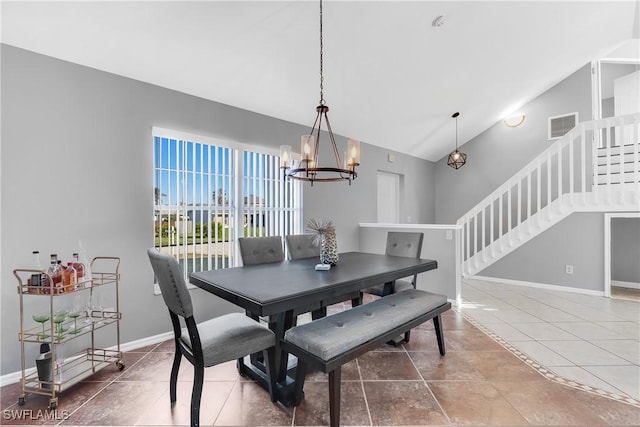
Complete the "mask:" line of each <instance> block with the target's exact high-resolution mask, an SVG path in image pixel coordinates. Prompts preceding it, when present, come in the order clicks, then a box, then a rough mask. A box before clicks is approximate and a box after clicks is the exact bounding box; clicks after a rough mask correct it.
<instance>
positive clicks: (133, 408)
mask: <svg viewBox="0 0 640 427" xmlns="http://www.w3.org/2000/svg"><path fill="white" fill-rule="evenodd" d="M168 389H169V383H168V382H151V381H142V382H114V383H111V384H110V385H109V386H107V388H105V389H104V390H103V391H101V392H100V393H99V394H98V395H97V396H95V397H94V398H93V399H91V400H90V401H88V402H87V403H86V404H85V405H83V406H82V407H81V408H80V409H78V410H77V411H76V412H74V413H72V414H71V417H70V418H69V419H68V420H67V421H65V422H64V423H63V424H62V425H103V426H130V425H133V424H134V423H135V422H136V420H138V418H140V415H141V414H143V413H145V412H146V411H147V410H148V409H149V408H150V407H151V406H152V405H153V404H154V403H155V402H156V401H157V400H158V398H159V397H160V396H161V395H162V394H163V393H164V392H166V391H167V390H168Z"/></svg>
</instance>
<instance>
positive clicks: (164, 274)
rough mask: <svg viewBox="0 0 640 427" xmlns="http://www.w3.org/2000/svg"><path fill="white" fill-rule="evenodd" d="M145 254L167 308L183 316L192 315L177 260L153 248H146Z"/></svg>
mask: <svg viewBox="0 0 640 427" xmlns="http://www.w3.org/2000/svg"><path fill="white" fill-rule="evenodd" d="M147 254H148V255H149V260H150V261H151V267H152V268H153V272H154V273H155V275H156V279H157V280H158V285H159V286H160V290H161V291H162V298H163V299H164V302H165V304H166V305H167V307H168V308H169V310H171V311H172V312H173V313H175V314H177V315H179V316H182V317H184V318H188V317H192V316H193V304H192V303H191V295H189V290H188V289H187V284H186V283H185V281H184V277H183V275H182V269H181V268H180V264H178V261H177V260H176V259H175V257H174V256H172V255H165V254H161V253H159V252H158V251H157V250H156V249H155V248H150V249H147Z"/></svg>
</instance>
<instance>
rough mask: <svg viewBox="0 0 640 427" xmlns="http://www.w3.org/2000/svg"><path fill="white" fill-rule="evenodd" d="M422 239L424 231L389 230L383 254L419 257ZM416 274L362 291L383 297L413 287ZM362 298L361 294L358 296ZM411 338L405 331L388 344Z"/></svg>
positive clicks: (408, 332) (397, 343)
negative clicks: (407, 278)
mask: <svg viewBox="0 0 640 427" xmlns="http://www.w3.org/2000/svg"><path fill="white" fill-rule="evenodd" d="M423 239H424V233H414V232H407V231H389V232H388V233H387V246H386V249H385V251H384V253H385V255H391V256H404V257H409V258H420V254H421V253H422V240H423ZM417 278H418V275H417V274H414V275H413V277H412V278H411V281H406V280H396V281H394V283H393V286H392V287H390V286H385V284H384V283H382V284H380V285H375V286H372V287H370V288H367V289H365V290H363V293H367V294H372V295H378V296H381V297H385V296H387V295H390V294H392V293H398V292H402V291H406V290H408V289H415V288H416V282H417ZM360 297H361V298H363V296H362V294H361V296H360ZM410 338H411V331H407V332H405V333H404V335H401V336H399V337H396V338H395V339H393V340H391V341H389V343H390V344H393V345H399V344H400V343H401V342H403V341H404V342H409V339H410Z"/></svg>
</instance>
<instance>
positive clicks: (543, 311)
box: [523, 307, 582, 322]
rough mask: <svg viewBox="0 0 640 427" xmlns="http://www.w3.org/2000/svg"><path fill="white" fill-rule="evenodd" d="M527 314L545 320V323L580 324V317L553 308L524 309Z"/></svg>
mask: <svg viewBox="0 0 640 427" xmlns="http://www.w3.org/2000/svg"><path fill="white" fill-rule="evenodd" d="M523 310H524V311H525V312H526V313H529V314H531V315H533V316H536V317H539V318H540V319H543V320H544V321H545V322H579V321H580V320H582V319H580V318H579V317H576V316H574V315H573V314H569V313H567V312H566V311H563V310H558V309H557V308H553V307H542V308H535V307H534V308H523Z"/></svg>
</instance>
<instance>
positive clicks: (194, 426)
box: [191, 364, 204, 427]
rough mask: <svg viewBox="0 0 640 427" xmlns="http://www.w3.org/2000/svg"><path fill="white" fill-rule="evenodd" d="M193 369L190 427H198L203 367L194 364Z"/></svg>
mask: <svg viewBox="0 0 640 427" xmlns="http://www.w3.org/2000/svg"><path fill="white" fill-rule="evenodd" d="M193 369H194V374H193V389H192V390H191V427H198V426H199V425H200V399H201V398H202V384H203V382H204V366H203V365H200V364H196V365H194V367H193Z"/></svg>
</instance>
